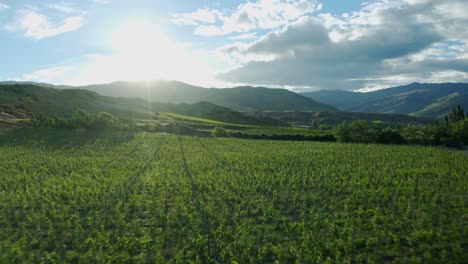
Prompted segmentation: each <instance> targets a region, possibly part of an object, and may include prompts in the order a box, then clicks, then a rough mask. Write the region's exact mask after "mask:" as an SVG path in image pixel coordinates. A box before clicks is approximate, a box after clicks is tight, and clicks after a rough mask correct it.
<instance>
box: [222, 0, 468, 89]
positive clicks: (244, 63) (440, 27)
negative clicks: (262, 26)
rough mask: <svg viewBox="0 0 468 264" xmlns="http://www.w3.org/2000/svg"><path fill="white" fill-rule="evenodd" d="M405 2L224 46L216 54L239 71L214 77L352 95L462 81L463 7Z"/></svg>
mask: <svg viewBox="0 0 468 264" xmlns="http://www.w3.org/2000/svg"><path fill="white" fill-rule="evenodd" d="M408 1H409V0H408ZM408 1H404V0H382V1H372V2H369V3H367V4H364V5H363V6H362V9H361V10H359V11H357V12H353V13H350V14H343V15H338V16H335V15H332V14H321V15H318V16H317V18H313V17H312V16H305V17H302V18H300V19H298V20H296V21H293V22H290V23H289V24H288V25H287V26H286V27H284V28H283V29H279V30H274V31H272V32H270V33H268V34H266V35H265V36H263V37H260V38H259V39H258V40H256V41H254V42H251V43H249V44H245V43H234V44H229V45H226V46H225V47H224V48H222V49H220V51H219V52H221V53H224V54H226V55H229V56H230V57H231V60H234V61H237V67H235V68H233V69H232V70H230V71H228V72H226V73H223V74H220V75H219V77H220V78H221V79H222V80H225V81H230V82H239V83H251V84H254V85H293V86H294V85H299V86H300V85H304V86H315V87H321V88H322V89H350V90H353V89H360V88H369V87H382V85H391V84H399V83H400V82H401V83H405V82H406V83H407V82H412V81H421V80H424V79H426V81H427V80H433V81H467V73H468V55H467V54H468V53H467V52H468V37H467V34H468V33H467V31H466V28H467V27H468V17H466V16H463V15H462V16H460V14H461V13H460V11H459V10H468V2H466V1H464V0H437V1H436V0H432V1H431V0H425V1H417V2H414V0H413V1H412V2H408ZM451 4H453V5H454V6H456V7H457V8H453V7H452V5H451ZM437 76H438V77H437Z"/></svg>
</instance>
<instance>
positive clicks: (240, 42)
mask: <svg viewBox="0 0 468 264" xmlns="http://www.w3.org/2000/svg"><path fill="white" fill-rule="evenodd" d="M466 2H467V1H465V0H375V1H358V0H348V1H342V0H327V1H318V0H317V1H314V0H250V1H207V0H190V1H186V0H172V1H162V0H132V1H127V0H80V1H71V0H41V1H36V0H0V43H1V45H0V60H1V61H2V63H0V80H3V81H6V80H18V81H35V82H48V83H54V84H68V85H85V84H91V83H107V82H113V81H119V80H150V79H175V80H181V81H185V82H189V83H193V84H199V85H205V86H217V87H227V86H235V85H244V84H249V85H258V86H260V85H262V86H271V87H286V88H291V89H297V90H300V89H301V90H308V89H311V90H312V89H346V90H373V89H379V88H383V87H388V86H393V85H399V84H406V83H410V82H414V81H419V82H447V81H451V82H467V81H468V31H467V30H466V28H468V17H467V16H466V14H467V13H468V3H466Z"/></svg>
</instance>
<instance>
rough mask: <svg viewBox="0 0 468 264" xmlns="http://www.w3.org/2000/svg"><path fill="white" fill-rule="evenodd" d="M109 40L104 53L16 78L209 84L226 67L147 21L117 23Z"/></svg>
mask: <svg viewBox="0 0 468 264" xmlns="http://www.w3.org/2000/svg"><path fill="white" fill-rule="evenodd" d="M109 39H110V40H109V41H110V43H111V45H110V50H109V51H108V53H106V54H89V55H87V56H85V57H82V58H76V59H74V63H73V66H70V67H68V66H67V65H64V67H62V68H56V69H45V70H41V71H36V72H33V73H31V74H25V75H23V76H21V77H20V79H22V80H25V81H26V80H31V81H47V82H49V83H54V84H68V85H87V84H94V83H109V82H114V81H144V80H155V79H165V80H179V81H185V82H189V83H193V84H199V85H213V84H214V83H216V82H219V81H217V80H216V79H215V78H214V72H215V70H216V69H225V68H226V67H225V66H223V63H224V62H222V61H218V59H217V58H216V56H215V55H214V54H212V53H211V52H208V51H206V50H201V49H197V48H195V47H193V46H191V45H190V44H187V43H181V42H178V41H175V40H173V39H172V38H171V37H170V36H169V35H168V34H166V33H165V32H164V31H162V30H159V29H158V27H157V25H155V24H154V23H151V22H148V21H140V22H132V23H129V24H126V25H125V24H124V25H121V27H120V29H119V30H118V31H116V32H114V33H111V34H110V36H109Z"/></svg>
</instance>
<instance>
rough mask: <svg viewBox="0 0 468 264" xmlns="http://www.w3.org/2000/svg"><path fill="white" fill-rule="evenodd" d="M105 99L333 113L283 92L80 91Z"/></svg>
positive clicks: (162, 86) (164, 85)
mask: <svg viewBox="0 0 468 264" xmlns="http://www.w3.org/2000/svg"><path fill="white" fill-rule="evenodd" d="M79 88H81V89H87V90H90V91H94V92H97V93H99V94H102V95H107V96H118V97H127V98H144V99H148V100H151V101H154V102H164V103H197V102H210V103H213V104H217V105H220V106H224V107H228V108H232V109H234V110H237V111H336V109H335V108H334V107H331V106H328V105H325V104H321V103H318V102H316V101H314V100H312V99H310V98H306V97H304V96H301V95H299V94H297V93H293V92H290V91H288V90H285V89H269V88H261V87H250V86H245V87H235V88H226V89H217V88H203V87H198V86H193V85H189V84H185V83H181V82H175V81H152V82H116V83H111V84H102V85H90V86H83V87H79Z"/></svg>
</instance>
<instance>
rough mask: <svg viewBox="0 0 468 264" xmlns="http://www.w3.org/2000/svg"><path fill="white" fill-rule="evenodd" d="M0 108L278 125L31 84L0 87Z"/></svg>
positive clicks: (208, 107)
mask: <svg viewBox="0 0 468 264" xmlns="http://www.w3.org/2000/svg"><path fill="white" fill-rule="evenodd" d="M0 105H8V106H12V107H13V108H16V109H21V110H24V111H25V112H28V113H45V114H49V115H60V116H70V115H72V114H73V113H74V112H75V111H77V110H79V109H82V110H85V111H87V112H91V113H97V112H109V113H112V114H114V115H117V116H120V117H125V118H135V119H151V118H153V117H155V113H156V112H174V113H179V114H184V115H189V116H194V117H200V118H206V119H212V120H216V121H222V122H229V123H239V124H259V125H262V124H268V125H273V124H275V125H276V124H278V123H280V122H279V121H276V120H272V119H261V118H255V117H248V116H244V115H243V114H241V113H239V112H236V111H233V110H231V109H228V108H225V107H221V106H217V105H214V104H211V103H195V104H169V103H153V102H148V101H145V100H143V99H134V98H116V97H109V96H102V95H99V94H97V93H95V92H92V91H88V90H83V89H56V88H52V87H45V86H39V85H32V84H3V85H0Z"/></svg>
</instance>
